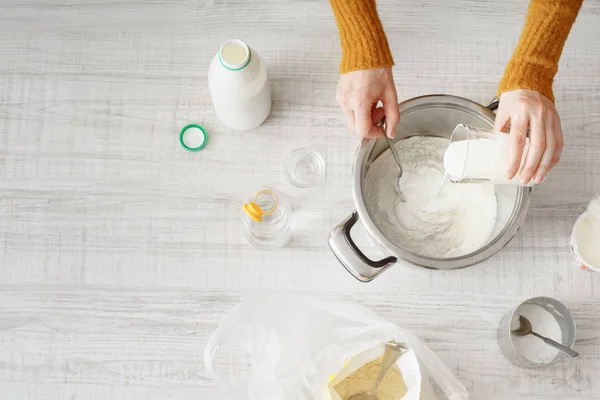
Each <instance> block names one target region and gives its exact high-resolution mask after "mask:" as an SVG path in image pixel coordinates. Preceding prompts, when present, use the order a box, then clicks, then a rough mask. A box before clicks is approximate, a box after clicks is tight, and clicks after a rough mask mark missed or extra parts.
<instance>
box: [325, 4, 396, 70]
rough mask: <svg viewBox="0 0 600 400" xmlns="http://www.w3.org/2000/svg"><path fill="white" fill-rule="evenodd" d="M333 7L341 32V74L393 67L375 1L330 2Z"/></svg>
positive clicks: (392, 60)
mask: <svg viewBox="0 0 600 400" xmlns="http://www.w3.org/2000/svg"><path fill="white" fill-rule="evenodd" d="M330 3H331V7H332V8H333V13H334V15H335V19H336V22H337V26H338V29H339V31H340V42H341V45H342V60H341V62H340V73H342V74H345V73H347V72H351V71H356V70H359V69H370V68H380V67H391V66H393V65H394V59H393V58H392V53H391V51H390V48H389V45H388V41H387V38H386V36H385V32H384V31H383V26H382V25H381V21H380V20H379V16H378V14H377V6H376V5H375V0H330Z"/></svg>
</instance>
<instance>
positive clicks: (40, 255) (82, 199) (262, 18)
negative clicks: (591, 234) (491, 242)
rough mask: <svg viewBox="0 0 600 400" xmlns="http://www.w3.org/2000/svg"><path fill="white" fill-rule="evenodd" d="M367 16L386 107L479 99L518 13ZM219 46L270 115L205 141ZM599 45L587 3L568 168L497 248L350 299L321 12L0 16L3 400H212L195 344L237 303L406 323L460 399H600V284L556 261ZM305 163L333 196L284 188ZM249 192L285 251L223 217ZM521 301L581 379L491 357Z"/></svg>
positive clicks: (88, 11)
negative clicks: (566, 333) (266, 79)
mask: <svg viewBox="0 0 600 400" xmlns="http://www.w3.org/2000/svg"><path fill="white" fill-rule="evenodd" d="M378 4H379V9H380V13H381V15H382V20H383V22H384V25H385V27H386V31H387V33H388V38H389V41H390V44H391V46H392V49H393V52H394V56H395V59H396V63H397V66H396V67H395V69H394V75H395V79H396V83H397V85H398V91H399V96H400V97H401V99H407V98H411V97H414V96H418V95H422V94H429V93H447V94H454V95H459V96H463V97H467V98H471V99H473V100H476V101H479V102H482V103H485V102H486V101H488V100H490V99H491V98H492V97H493V95H494V92H495V87H496V85H497V82H498V80H499V79H500V76H501V74H502V71H503V68H504V65H505V63H506V62H507V60H508V58H509V57H510V54H511V52H512V49H513V47H514V45H515V43H516V41H517V39H518V35H519V31H520V28H521V26H522V23H523V18H524V14H525V12H526V8H527V4H526V1H525V0H522V1H516V0H512V1H507V2H490V1H484V2H482V1H473V0H457V1H453V2H439V1H435V0H425V1H412V0H406V1H397V0H387V1H383V0H382V1H378ZM451 16H452V17H451ZM232 37H239V38H241V39H244V40H246V41H247V42H248V43H249V44H250V45H252V46H253V47H254V48H256V49H257V50H258V52H259V53H260V54H261V56H262V57H263V58H264V59H265V61H266V62H267V64H268V67H269V73H270V76H271V79H272V84H273V99H274V102H273V109H272V112H271V116H270V117H269V119H268V120H267V122H266V123H265V124H264V125H262V126H261V127H259V128H257V129H256V130H254V131H251V132H245V133H237V132H233V131H231V130H230V129H228V128H226V127H225V126H224V125H223V124H221V123H220V122H219V121H218V120H217V119H216V118H215V116H214V113H213V110H212V106H211V102H210V96H209V93H208V88H207V82H206V74H207V70H208V64H209V62H210V60H211V58H212V57H213V56H214V54H215V52H216V51H217V49H218V47H219V45H220V44H221V43H222V42H223V41H224V40H226V39H228V38H232ZM599 37H600V5H598V3H597V2H594V1H587V2H585V4H584V7H583V9H582V12H581V15H580V17H579V19H578V21H577V23H576V26H575V27H574V29H573V31H572V33H571V36H570V38H569V40H568V42H567V46H566V48H565V52H564V55H563V58H562V59H561V64H560V72H559V74H558V76H557V80H556V84H555V92H556V96H557V107H558V109H559V112H560V114H561V117H562V123H563V129H564V131H565V135H566V148H565V151H564V153H563V154H564V155H563V160H562V162H561V164H560V165H559V166H558V168H557V169H556V170H555V171H554V172H553V174H552V175H551V177H550V178H549V179H548V180H547V181H546V182H545V183H544V185H542V186H541V187H539V188H537V190H536V191H535V193H534V195H533V199H532V204H531V208H530V212H529V213H528V217H527V220H526V222H525V224H524V226H523V227H522V228H521V230H520V231H519V233H518V234H517V236H516V237H515V238H514V240H513V241H512V242H511V243H510V244H509V245H508V246H507V248H506V249H504V250H503V251H502V252H501V253H499V254H498V255H496V256H495V257H493V258H492V259H491V260H489V261H487V262H485V263H483V264H481V265H479V266H476V267H473V268H469V269H465V270H460V271H453V272H439V271H424V270H418V269H406V268H394V269H392V270H390V271H389V272H387V273H386V274H385V275H384V277H382V278H381V279H377V280H376V281H374V282H372V283H371V284H368V285H363V284H360V283H358V282H356V281H354V279H353V278H351V277H350V275H349V274H348V273H347V272H346V271H345V270H344V269H343V268H342V267H341V266H340V265H339V264H338V263H337V261H336V260H335V258H334V257H333V255H332V254H331V253H330V251H329V249H328V248H327V246H326V242H325V240H326V237H327V235H328V233H329V231H330V230H331V229H332V228H333V226H335V225H336V224H337V223H338V222H339V221H340V220H342V219H343V218H345V217H346V216H347V215H348V214H349V213H350V212H351V211H352V210H353V203H352V198H351V193H350V190H351V179H350V172H351V166H352V161H353V157H354V152H355V149H356V146H357V140H356V138H353V137H351V136H350V135H349V134H348V133H347V132H346V129H345V123H344V121H343V119H342V115H341V112H340V111H339V110H338V108H337V106H336V104H335V97H334V91H335V87H336V83H337V62H338V60H339V57H340V50H339V42H338V38H337V31H336V27H335V22H334V20H333V17H332V14H331V11H330V9H329V6H328V4H327V2H326V1H323V0H313V1H309V0H305V1H275V0H272V1H262V2H251V1H232V0H230V1H227V0H224V1H216V0H213V1H190V0H179V1H164V0H163V1H147V2H121V1H103V2H100V1H95V0H85V1H84V0H72V1H70V2H68V3H65V2H59V1H57V0H36V1H23V0H12V1H4V2H2V3H1V4H0V397H1V398H2V399H10V400H13V399H18V400H20V399H79V398H82V399H125V398H127V399H133V400H137V399H150V398H152V399H181V398H191V397H193V398H202V399H204V398H206V399H208V398H216V397H215V396H218V394H217V392H216V390H217V386H216V384H215V383H214V382H212V381H211V380H209V379H208V378H207V377H206V374H205V372H204V366H203V361H202V350H203V347H204V345H205V343H206V340H207V338H208V336H209V333H210V331H212V330H213V329H214V328H215V327H216V326H217V325H218V322H219V320H220V319H221V318H222V317H223V316H224V315H225V313H226V312H227V310H228V309H229V308H231V307H232V306H233V305H234V304H236V303H237V302H238V301H239V300H241V299H243V298H245V297H252V296H257V295H261V294H268V293H299V294H302V295H306V296H323V298H332V299H340V298H347V299H348V298H349V299H354V300H356V301H358V302H360V303H362V304H364V305H367V306H369V307H372V308H373V309H375V310H376V311H377V312H379V313H381V314H382V315H384V316H385V317H386V318H389V319H390V320H391V321H394V322H397V323H399V324H402V325H404V326H406V327H408V328H410V329H413V330H414V332H415V333H416V334H418V335H420V336H421V337H422V338H424V339H425V340H426V341H427V343H428V344H429V345H430V346H431V347H432V349H433V350H435V351H436V352H437V353H438V354H439V355H440V356H441V357H442V359H443V360H444V361H445V362H446V363H447V364H448V366H449V367H450V368H451V369H452V370H453V372H454V373H455V374H456V375H457V376H458V377H459V378H460V379H461V381H462V382H464V384H465V385H466V386H467V388H468V389H469V390H470V392H471V394H472V398H473V399H489V400H500V399H515V398H519V399H526V400H532V399H544V400H558V399H561V400H562V399H575V398H577V399H583V400H592V399H598V398H600V381H598V380H597V379H596V377H597V376H600V333H599V332H600V327H599V325H600V321H599V320H598V318H599V317H600V305H599V304H600V302H599V301H598V300H600V292H599V289H598V287H599V285H600V274H594V273H591V272H586V271H582V270H580V269H579V268H577V265H576V263H575V261H574V260H573V258H572V257H571V255H570V252H569V249H568V234H569V231H570V228H571V227H572V225H573V223H574V221H575V219H576V218H577V216H578V215H579V214H580V213H581V212H582V211H583V210H584V208H585V205H586V203H587V202H588V201H589V200H590V198H591V197H592V195H593V194H594V193H595V192H598V191H600V137H599V136H598V135H600V72H599V71H600V44H599V43H598V38H599ZM189 122H199V123H202V124H203V125H205V126H206V127H207V128H208V130H209V134H210V143H209V146H207V148H206V149H205V150H203V151H202V152H200V153H197V154H192V153H187V152H185V151H183V149H182V148H181V147H180V145H179V143H178V139H177V133H178V131H179V129H180V128H181V127H182V126H183V125H185V124H187V123H189ZM303 146H310V147H313V148H315V149H318V150H319V151H321V152H322V154H323V156H324V157H325V159H326V162H327V176H326V185H324V186H322V187H319V188H314V189H305V190H299V189H295V188H292V187H291V186H290V185H289V184H288V183H287V182H286V180H285V177H284V176H283V171H282V165H283V162H284V159H285V156H286V154H287V153H288V152H289V151H291V150H292V149H294V148H297V147H303ZM265 184H269V185H273V186H275V187H277V188H279V189H280V190H282V191H283V192H284V193H285V194H286V195H287V196H288V198H289V199H290V200H291V202H292V204H293V206H294V212H295V214H294V216H295V218H294V222H295V226H294V236H293V238H292V241H291V242H290V244H289V245H288V246H287V247H285V248H283V249H281V250H277V251H272V252H260V251H257V250H254V249H253V248H251V247H250V246H249V245H248V243H247V242H246V240H245V239H244V237H243V231H242V226H241V221H240V214H239V211H240V204H241V203H242V202H243V201H245V200H246V199H247V197H248V196H249V195H250V194H252V193H253V192H254V191H255V190H256V189H259V188H261V187H262V186H263V185H265ZM362 239H364V235H362ZM369 250H371V251H375V250H374V249H373V248H372V247H371V248H369ZM536 295H550V296H554V297H557V298H559V299H561V300H565V301H566V302H567V303H568V305H569V306H570V307H571V308H572V309H573V311H574V313H575V315H576V317H577V322H578V324H579V327H580V330H579V340H578V344H577V349H578V350H580V351H581V352H582V353H583V354H584V356H583V359H582V360H581V361H580V362H578V363H576V364H572V363H564V364H559V365H556V366H553V367H550V368H546V369H540V370H522V369H518V368H516V367H513V366H511V365H510V364H508V363H507V362H506V361H505V360H504V359H503V358H502V356H501V355H500V353H499V350H498V348H497V345H496V341H495V328H496V326H497V324H498V322H499V320H500V318H501V317H502V315H503V314H504V312H506V311H507V310H508V309H509V308H510V307H511V306H512V305H514V304H515V303H516V302H518V301H519V300H523V299H525V298H527V297H531V296H536Z"/></svg>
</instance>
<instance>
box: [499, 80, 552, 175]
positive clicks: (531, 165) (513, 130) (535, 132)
mask: <svg viewBox="0 0 600 400" xmlns="http://www.w3.org/2000/svg"><path fill="white" fill-rule="evenodd" d="M509 126H510V140H511V145H510V151H509V167H508V171H506V178H507V179H512V178H514V177H515V175H516V174H517V172H519V167H520V166H521V160H522V158H523V150H524V148H525V141H526V138H527V129H528V128H529V149H528V150H527V155H526V158H525V162H524V164H523V168H522V169H521V171H520V172H519V179H520V181H521V183H522V184H527V183H529V182H530V181H531V179H532V178H533V179H534V181H535V183H541V182H542V181H543V180H544V178H545V177H546V174H547V173H548V171H550V169H551V168H552V167H554V166H555V165H556V163H558V161H559V160H560V156H561V153H562V149H563V133H562V129H561V127H560V117H559V116H558V112H557V111H556V107H554V104H553V103H552V101H550V99H549V98H547V97H546V96H544V95H543V94H541V93H540V92H537V91H535V90H529V89H518V90H512V91H509V92H504V93H502V94H501V95H500V105H499V106H498V113H497V114H496V123H495V125H494V129H495V130H496V131H503V132H504V131H505V130H506V129H507V128H508V127H509Z"/></svg>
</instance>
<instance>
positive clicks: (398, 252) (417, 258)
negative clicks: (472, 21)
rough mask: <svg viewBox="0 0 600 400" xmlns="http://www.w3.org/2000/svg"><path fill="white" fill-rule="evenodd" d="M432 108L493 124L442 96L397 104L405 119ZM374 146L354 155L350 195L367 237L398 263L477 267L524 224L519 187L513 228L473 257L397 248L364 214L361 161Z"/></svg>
mask: <svg viewBox="0 0 600 400" xmlns="http://www.w3.org/2000/svg"><path fill="white" fill-rule="evenodd" d="M435 106H443V107H448V108H457V109H460V110H462V111H471V112H475V113H478V114H480V115H482V116H484V117H486V118H487V119H489V121H490V122H491V123H493V121H494V118H495V114H494V112H493V111H492V110H491V109H490V108H487V107H485V106H483V105H481V104H479V103H476V102H474V101H472V100H469V99H466V98H463V97H458V96H452V95H444V94H434V95H425V96H420V97H415V98H412V99H408V100H405V101H403V102H402V103H400V115H406V114H408V113H410V112H412V111H414V110H416V109H420V108H424V107H425V108H427V107H435ZM374 144H375V143H374V140H373V139H363V140H362V142H361V144H360V146H359V148H358V151H357V152H356V156H355V159H354V165H353V171H352V179H353V182H352V195H353V197H354V204H355V205H356V210H357V212H358V215H359V216H360V219H361V221H362V223H363V225H364V227H365V229H366V230H367V232H368V233H369V235H370V237H371V238H372V239H373V240H375V241H376V242H377V244H378V245H379V246H380V248H382V249H386V250H387V251H389V252H390V253H392V254H393V255H394V256H396V257H398V258H399V259H401V260H405V261H408V262H410V263H413V264H416V265H418V266H421V267H425V268H431V269H458V268H464V267H468V266H471V265H474V264H477V263H480V262H482V261H484V260H486V259H488V258H490V257H492V256H493V255H494V254H496V253H497V252H498V251H500V250H501V249H502V248H503V247H504V246H506V245H507V244H508V243H509V242H510V240H511V239H512V238H513V236H514V235H515V234H516V233H517V231H518V229H519V227H520V226H521V224H522V223H523V221H524V220H525V216H526V214H527V209H528V207H529V198H530V194H531V188H529V187H527V188H526V187H520V188H519V192H518V196H517V204H518V207H519V211H518V214H517V216H516V218H515V221H514V222H513V223H512V224H508V225H507V226H506V227H505V228H504V230H502V231H501V232H500V233H499V234H498V235H497V236H496V238H495V239H494V240H492V241H491V242H490V243H488V244H487V245H486V246H484V247H483V248H481V249H479V250H477V251H475V252H473V253H470V254H466V255H463V256H460V257H453V258H432V257H425V256H421V255H418V254H415V253H413V252H410V251H408V250H405V249H403V248H401V247H399V246H397V245H396V244H395V243H393V242H392V241H390V240H389V239H388V238H387V237H386V236H385V235H384V234H383V233H382V232H381V231H380V230H379V228H378V227H377V226H376V225H375V222H374V221H373V219H372V218H371V216H370V214H369V212H368V210H367V206H366V204H365V201H364V198H363V195H362V188H361V181H362V177H361V173H362V170H361V169H362V168H361V166H362V160H363V159H365V158H367V157H368V156H369V154H370V153H371V151H372V149H373V146H374Z"/></svg>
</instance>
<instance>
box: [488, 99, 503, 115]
mask: <svg viewBox="0 0 600 400" xmlns="http://www.w3.org/2000/svg"><path fill="white" fill-rule="evenodd" d="M499 105H500V99H499V98H498V97H496V98H495V99H494V100H492V101H491V102H490V104H488V105H487V106H485V107H486V108H487V109H488V110H490V111H494V112H495V111H496V110H497V109H498V106H499Z"/></svg>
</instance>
